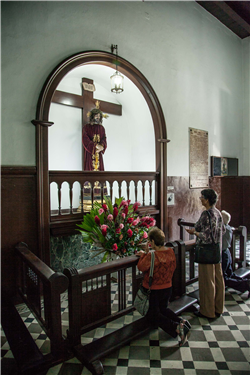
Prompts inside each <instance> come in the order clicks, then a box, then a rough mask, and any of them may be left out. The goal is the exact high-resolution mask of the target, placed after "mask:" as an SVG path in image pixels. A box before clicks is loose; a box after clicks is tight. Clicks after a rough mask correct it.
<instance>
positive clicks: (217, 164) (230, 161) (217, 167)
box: [211, 156, 238, 177]
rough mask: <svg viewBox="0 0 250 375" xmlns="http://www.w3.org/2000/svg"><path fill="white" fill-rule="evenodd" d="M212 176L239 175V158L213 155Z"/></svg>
mask: <svg viewBox="0 0 250 375" xmlns="http://www.w3.org/2000/svg"><path fill="white" fill-rule="evenodd" d="M211 176H212V177H216V176H217V177H223V176H238V159H236V158H224V157H219V156H218V157H217V156H211Z"/></svg>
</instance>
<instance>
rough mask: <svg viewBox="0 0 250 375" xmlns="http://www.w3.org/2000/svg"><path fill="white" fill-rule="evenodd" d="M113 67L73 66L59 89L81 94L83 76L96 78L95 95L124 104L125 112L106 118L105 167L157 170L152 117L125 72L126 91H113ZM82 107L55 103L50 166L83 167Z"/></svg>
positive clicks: (52, 112)
mask: <svg viewBox="0 0 250 375" xmlns="http://www.w3.org/2000/svg"><path fill="white" fill-rule="evenodd" d="M114 72H115V71H114V69H112V68H109V67H106V66H101V65H95V64H91V65H84V66H81V67H78V68H76V69H74V70H73V71H72V72H70V73H68V74H67V76H65V78H64V79H63V80H62V81H61V82H60V84H59V85H58V87H57V89H58V90H61V91H66V92H70V93H73V94H77V95H82V88H81V82H82V78H83V77H85V78H90V79H93V80H94V84H95V87H96V91H95V92H94V98H95V99H99V100H105V101H108V102H111V103H116V104H121V105H122V116H115V115H110V114H109V117H108V118H107V119H103V125H104V127H105V130H106V136H107V149H106V151H105V154H104V167H105V170H106V171H155V142H154V139H155V136H154V126H153V122H152V117H151V114H150V111H149V108H148V106H147V103H146V101H145V99H144V97H143V96H142V94H141V92H140V91H139V90H138V88H137V87H136V86H135V85H134V84H133V82H132V81H130V79H128V78H127V77H126V76H124V91H123V92H122V93H121V94H115V93H112V92H111V89H110V88H111V86H110V76H111V75H112V74H114ZM81 116H82V111H81V109H79V108H72V107H68V106H63V105H60V104H56V103H52V105H51V108H50V113H49V120H50V121H52V122H54V125H53V126H51V127H50V128H49V169H51V170H82V162H81V161H82V146H81V145H82V119H81Z"/></svg>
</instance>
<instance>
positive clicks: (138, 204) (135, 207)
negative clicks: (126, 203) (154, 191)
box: [133, 202, 141, 212]
mask: <svg viewBox="0 0 250 375" xmlns="http://www.w3.org/2000/svg"><path fill="white" fill-rule="evenodd" d="M140 205H141V203H140V202H135V203H134V205H133V209H134V212H135V211H137V210H138V207H139V206H140Z"/></svg>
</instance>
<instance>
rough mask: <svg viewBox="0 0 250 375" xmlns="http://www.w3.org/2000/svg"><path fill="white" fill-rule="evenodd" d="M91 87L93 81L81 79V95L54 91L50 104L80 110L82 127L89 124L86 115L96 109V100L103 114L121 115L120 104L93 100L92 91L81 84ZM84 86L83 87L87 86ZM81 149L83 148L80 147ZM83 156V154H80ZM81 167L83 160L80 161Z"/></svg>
mask: <svg viewBox="0 0 250 375" xmlns="http://www.w3.org/2000/svg"><path fill="white" fill-rule="evenodd" d="M84 83H85V84H88V85H89V86H91V85H93V83H94V81H93V80H92V79H89V78H82V95H76V94H71V93H69V92H64V91H59V90H56V91H55V93H54V95H53V97H52V102H53V103H57V104H63V105H67V106H70V107H76V108H82V126H84V125H85V124H87V123H88V122H89V119H88V117H87V113H88V112H89V111H91V110H92V109H93V108H95V107H96V105H95V103H96V101H97V100H98V102H99V109H100V110H101V111H102V112H104V113H109V114H111V115H117V116H121V115H122V106H121V105H120V104H114V103H110V102H105V101H103V100H100V99H94V97H93V96H94V95H93V91H89V90H88V89H84V87H83V84H84ZM88 85H85V86H88ZM82 147H83V146H82ZM82 155H84V152H82ZM82 166H83V160H82ZM82 168H83V167H82Z"/></svg>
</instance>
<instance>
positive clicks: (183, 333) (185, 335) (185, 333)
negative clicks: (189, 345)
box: [179, 323, 190, 346]
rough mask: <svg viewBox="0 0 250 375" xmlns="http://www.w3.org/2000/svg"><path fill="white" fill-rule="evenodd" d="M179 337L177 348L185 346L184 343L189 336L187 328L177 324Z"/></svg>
mask: <svg viewBox="0 0 250 375" xmlns="http://www.w3.org/2000/svg"><path fill="white" fill-rule="evenodd" d="M189 324H190V323H189ZM179 336H180V338H181V341H180V342H179V346H183V345H185V343H186V342H187V340H188V337H189V336H190V332H189V328H188V327H187V326H186V325H185V324H183V323H180V324H179Z"/></svg>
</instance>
